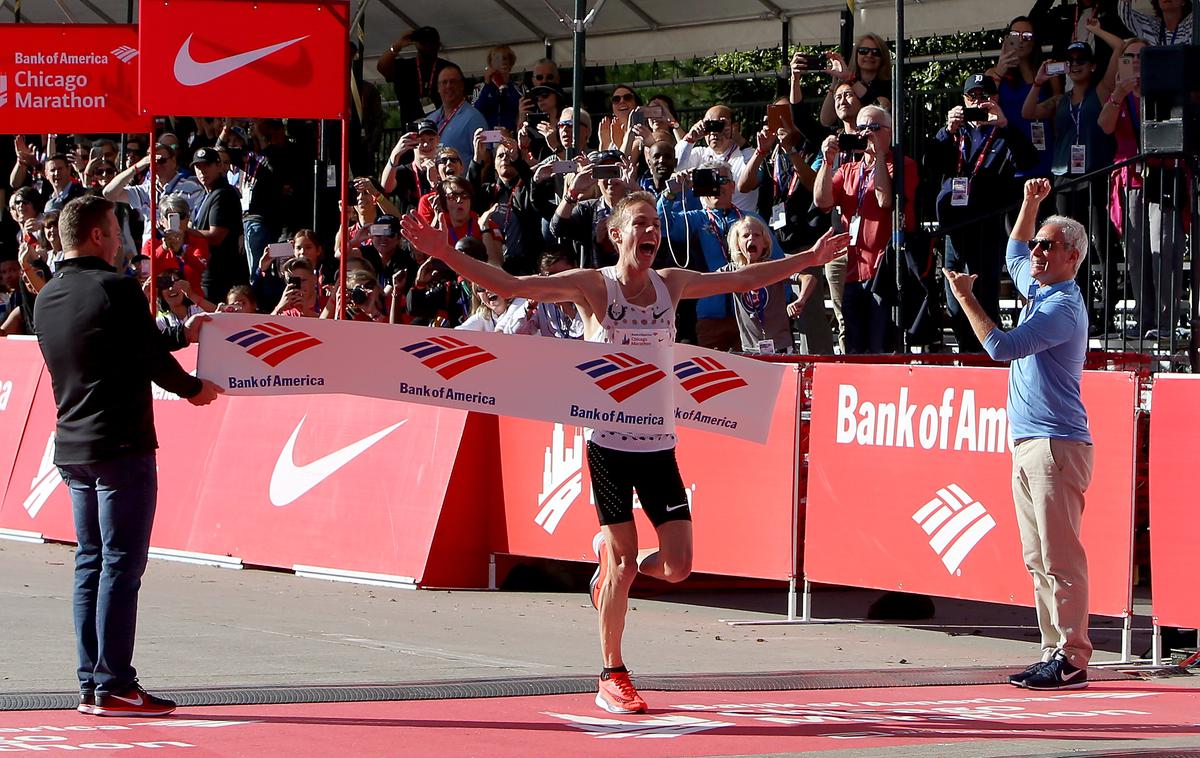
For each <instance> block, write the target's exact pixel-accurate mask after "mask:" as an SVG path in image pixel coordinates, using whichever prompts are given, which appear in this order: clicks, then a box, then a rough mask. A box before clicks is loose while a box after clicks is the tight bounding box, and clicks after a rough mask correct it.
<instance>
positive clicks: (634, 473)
mask: <svg viewBox="0 0 1200 758" xmlns="http://www.w3.org/2000/svg"><path fill="white" fill-rule="evenodd" d="M587 459H588V468H589V470H590V472H591V475H592V491H593V492H594V493H595V495H596V515H598V516H599V517H600V524H601V525H604V526H608V525H612V524H623V523H625V522H627V521H633V491H634V490H637V494H638V500H640V501H641V503H642V511H644V512H645V514H646V516H647V518H649V519H650V523H651V524H654V526H656V527H657V526H661V525H662V524H665V523H667V522H668V521H691V520H692V509H691V506H689V505H688V499H687V491H686V490H685V489H684V487H683V477H681V476H680V475H679V463H678V461H676V460H675V448H671V449H669V450H653V451H650V452H633V451H629V450H613V449H612V448H607V447H602V446H600V445H597V444H596V443H594V442H588V444H587Z"/></svg>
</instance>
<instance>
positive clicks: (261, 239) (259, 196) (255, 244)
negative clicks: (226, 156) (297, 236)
mask: <svg viewBox="0 0 1200 758" xmlns="http://www.w3.org/2000/svg"><path fill="white" fill-rule="evenodd" d="M254 137H255V143H256V147H258V148H259V149H255V150H252V151H250V152H249V153H247V154H246V165H245V170H244V171H243V172H242V177H241V188H240V189H241V195H242V196H241V203H242V208H243V209H244V210H245V214H244V215H243V216H242V233H243V239H244V240H245V243H246V265H247V266H249V270H250V271H253V270H254V267H255V266H257V265H258V260H259V259H260V258H262V254H263V250H265V249H266V247H267V245H268V244H269V243H271V242H278V241H279V238H280V235H281V234H282V233H283V232H285V231H290V230H289V226H290V223H289V221H290V219H289V218H288V209H289V208H294V207H295V206H296V205H297V204H296V203H292V202H291V200H292V195H293V191H294V189H295V180H294V179H293V174H294V173H295V171H296V159H295V156H294V155H293V150H292V149H291V145H290V144H289V143H288V140H287V132H286V131H285V130H284V126H283V122H282V121H280V120H279V119H273V118H260V119H256V120H255V121H254Z"/></svg>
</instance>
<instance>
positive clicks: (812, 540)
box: [804, 364, 1157, 616]
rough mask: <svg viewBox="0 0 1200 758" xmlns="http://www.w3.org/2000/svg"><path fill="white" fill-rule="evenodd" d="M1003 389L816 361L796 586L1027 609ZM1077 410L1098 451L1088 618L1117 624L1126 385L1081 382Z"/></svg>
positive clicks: (1127, 475) (1100, 375) (1004, 381)
mask: <svg viewBox="0 0 1200 758" xmlns="http://www.w3.org/2000/svg"><path fill="white" fill-rule="evenodd" d="M1007 387H1008V371H1007V369H974V368H962V367H951V368H944V367H929V366H926V367H910V366H851V365H844V364H842V365H839V364H819V365H818V366H817V367H816V370H815V375H814V378H813V403H812V408H813V411H812V426H811V430H810V437H809V439H810V448H809V469H808V510H807V513H806V526H805V539H804V572H805V577H806V578H807V579H809V580H810V581H814V582H824V583H829V584H842V585H849V586H853V587H872V588H876V589H885V590H904V591H906V592H920V593H925V594H929V595H938V596H942V597H956V598H963V599H968V600H983V601H987V602H993V603H1007V604H1013V605H1032V603H1033V587H1032V584H1031V580H1030V578H1029V573H1028V572H1027V571H1026V569H1025V565H1024V563H1023V561H1022V559H1021V543H1020V537H1019V535H1018V532H1017V523H1016V514H1015V510H1014V506H1013V499H1012V456H1011V454H1010V452H1009V445H1010V442H1009V431H1008V414H1007V410H1006V402H1007ZM1083 401H1084V404H1085V406H1086V407H1087V410H1088V417H1089V418H1088V422H1089V427H1090V428H1091V432H1092V436H1093V442H1094V444H1095V466H1094V469H1093V477H1092V483H1091V486H1090V487H1089V488H1088V491H1087V509H1086V511H1085V512H1084V515H1083V544H1084V547H1085V549H1086V550H1087V555H1088V558H1089V560H1088V568H1089V584H1090V588H1089V597H1090V604H1091V611H1092V613H1096V614H1099V615H1102V616H1123V615H1125V614H1126V613H1128V612H1130V611H1131V608H1132V606H1131V605H1130V592H1131V587H1132V578H1133V571H1132V563H1133V474H1134V460H1135V449H1134V439H1135V437H1134V409H1135V408H1136V402H1137V378H1136V376H1135V375H1133V374H1131V373H1116V372H1093V371H1088V372H1085V373H1084V375H1083ZM1155 410H1157V408H1156V409H1155Z"/></svg>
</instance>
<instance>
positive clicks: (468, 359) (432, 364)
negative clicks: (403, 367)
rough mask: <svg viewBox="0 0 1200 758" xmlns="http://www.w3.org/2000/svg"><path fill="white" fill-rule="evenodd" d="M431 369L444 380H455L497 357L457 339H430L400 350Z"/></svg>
mask: <svg viewBox="0 0 1200 758" xmlns="http://www.w3.org/2000/svg"><path fill="white" fill-rule="evenodd" d="M400 349H401V350H403V351H404V352H406V353H408V354H409V355H411V356H413V357H414V358H417V359H418V360H420V361H421V365H423V366H425V367H426V368H431V369H433V370H434V371H436V372H437V373H438V375H439V376H441V377H442V378H443V379H453V378H454V377H456V376H458V375H459V374H461V373H462V372H464V371H467V370H468V369H473V368H475V367H476V366H479V365H482V364H484V363H487V362H488V361H494V360H496V356H494V355H492V354H491V353H489V352H488V351H486V350H484V349H483V348H481V347H477V346H475V345H468V344H467V343H465V342H463V341H462V340H460V339H457V338H455V337H430V338H429V339H427V340H421V341H420V342H414V343H412V344H411V345H405V346H404V347H402V348H400Z"/></svg>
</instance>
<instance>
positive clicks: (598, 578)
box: [590, 532, 608, 610]
mask: <svg viewBox="0 0 1200 758" xmlns="http://www.w3.org/2000/svg"><path fill="white" fill-rule="evenodd" d="M606 547H607V546H606V545H605V544H604V532H599V533H597V534H596V536H595V537H594V538H593V539H592V550H593V551H594V552H595V553H596V573H594V574H592V582H591V585H590V586H591V588H592V607H593V608H595V609H596V610H600V588H601V587H603V586H604V580H605V579H606V578H607V577H608V550H606V549H605V548H606Z"/></svg>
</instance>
